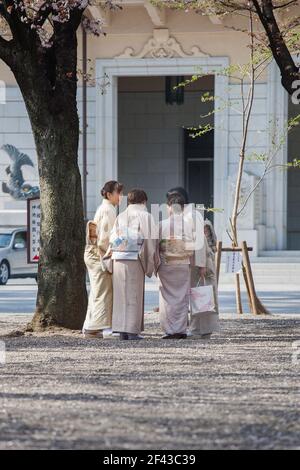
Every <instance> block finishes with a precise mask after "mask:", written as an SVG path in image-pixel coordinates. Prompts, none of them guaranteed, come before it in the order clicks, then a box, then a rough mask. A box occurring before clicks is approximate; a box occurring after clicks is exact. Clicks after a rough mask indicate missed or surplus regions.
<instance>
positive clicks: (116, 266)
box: [110, 189, 156, 340]
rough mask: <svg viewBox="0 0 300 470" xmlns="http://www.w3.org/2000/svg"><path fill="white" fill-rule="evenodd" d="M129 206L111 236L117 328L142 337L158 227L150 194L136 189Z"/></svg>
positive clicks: (126, 336)
mask: <svg viewBox="0 0 300 470" xmlns="http://www.w3.org/2000/svg"><path fill="white" fill-rule="evenodd" d="M127 200H128V207H127V209H126V210H125V211H124V212H122V213H121V214H120V215H119V216H118V217H117V219H116V222H115V225H114V228H113V231H112V235H111V238H110V242H111V250H112V259H113V321H112V328H113V331H114V332H118V333H120V339H121V340H139V339H143V337H142V336H141V335H140V334H141V332H142V331H143V329H144V282H145V275H146V276H148V277H151V276H152V274H153V271H154V266H155V256H156V230H155V225H154V221H153V219H152V217H151V215H150V214H149V212H148V211H147V206H146V203H147V195H146V193H145V192H144V191H142V190H140V189H133V190H132V191H130V192H129V193H128V196H127Z"/></svg>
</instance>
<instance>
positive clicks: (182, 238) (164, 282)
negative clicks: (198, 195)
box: [158, 193, 205, 339]
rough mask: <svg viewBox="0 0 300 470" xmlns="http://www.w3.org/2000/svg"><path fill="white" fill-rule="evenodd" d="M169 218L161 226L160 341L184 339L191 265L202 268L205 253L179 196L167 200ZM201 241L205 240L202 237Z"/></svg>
mask: <svg viewBox="0 0 300 470" xmlns="http://www.w3.org/2000/svg"><path fill="white" fill-rule="evenodd" d="M167 205H168V209H169V218H167V219H166V220H163V221H162V222H161V224H160V231H159V232H160V233H159V239H160V241H159V253H160V260H161V264H160V266H159V268H158V276H159V281H160V285H159V312H160V324H161V327H162V329H163V331H164V333H165V335H164V336H163V339H183V338H186V337H187V327H188V313H189V295H190V285H191V263H197V264H198V265H200V266H201V267H200V268H199V269H200V270H201V269H203V268H204V266H205V251H204V249H203V245H202V244H201V245H200V246H199V247H198V246H197V245H196V240H195V221H194V219H193V215H195V214H192V213H189V212H186V211H185V207H184V206H185V198H184V196H183V195H182V194H179V193H174V194H170V195H169V196H168V199H167ZM203 238H204V237H203Z"/></svg>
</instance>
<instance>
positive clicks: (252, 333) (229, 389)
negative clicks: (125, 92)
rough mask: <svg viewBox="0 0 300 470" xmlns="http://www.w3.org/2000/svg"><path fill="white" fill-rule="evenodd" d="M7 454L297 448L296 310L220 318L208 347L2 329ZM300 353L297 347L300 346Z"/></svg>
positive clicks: (5, 325)
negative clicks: (19, 333)
mask: <svg viewBox="0 0 300 470" xmlns="http://www.w3.org/2000/svg"><path fill="white" fill-rule="evenodd" d="M27 320H28V317H25V316H12V315H10V316H7V317H6V316H2V317H1V320H0V332H1V333H0V335H1V336H0V340H2V341H5V344H6V350H7V353H6V357H7V361H6V364H5V365H2V366H1V365H0V449H131V450H134V449H157V450H162V449H169V450H171V449H191V450H192V449H299V448H300V424H299V423H300V419H299V418H300V406H299V405H300V403H299V401H300V400H299V370H300V365H299V364H300V354H299V361H298V363H297V362H296V361H292V355H293V342H295V341H297V340H298V341H299V339H300V320H298V319H297V317H296V316H291V315H290V316H288V315H278V316H277V315H273V316H269V317H259V318H254V317H251V316H246V315H245V316H244V317H243V318H238V317H237V316H233V315H226V316H222V317H221V320H222V321H221V332H220V333H219V334H217V335H215V336H214V337H213V338H212V340H211V341H210V342H207V341H203V340H196V339H193V340H192V339H188V340H180V341H170V340H169V341H166V340H161V339H160V331H159V325H158V318H157V315H156V314H151V315H147V316H146V336H145V337H146V339H145V340H144V341H142V342H121V341H118V340H84V339H82V338H81V336H80V335H79V334H78V333H77V332H68V333H67V332H65V331H63V330H62V331H60V330H55V331H52V332H51V333H48V334H39V335H28V334H26V335H25V336H18V337H15V336H13V335H12V336H9V335H8V336H5V334H7V333H8V332H9V331H11V330H12V329H18V328H20V327H21V326H22V325H23V324H24V323H25V322H26V321H27ZM299 351H300V345H299Z"/></svg>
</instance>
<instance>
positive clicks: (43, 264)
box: [32, 112, 86, 329]
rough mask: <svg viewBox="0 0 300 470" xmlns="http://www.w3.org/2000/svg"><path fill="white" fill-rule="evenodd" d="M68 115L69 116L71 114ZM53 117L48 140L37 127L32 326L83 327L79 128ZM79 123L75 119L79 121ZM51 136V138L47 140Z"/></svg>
mask: <svg viewBox="0 0 300 470" xmlns="http://www.w3.org/2000/svg"><path fill="white" fill-rule="evenodd" d="M67 114H69V113H68V112H67ZM68 119H69V116H66V118H65V119H62V120H61V119H57V120H56V119H55V118H54V119H53V121H52V125H51V128H49V133H48V134H47V135H46V136H44V135H43V133H42V134H41V133H40V130H39V129H38V128H36V126H34V129H33V132H34V135H35V141H36V147H37V153H38V158H39V174H40V189H41V210H42V220H41V250H40V263H39V273H38V295H37V305H36V312H35V316H34V318H33V321H32V326H33V327H34V328H36V327H40V326H41V327H47V326H50V325H59V326H63V327H66V328H73V329H80V328H81V327H82V325H83V321H84V316H85V313H86V287H85V267H84V262H83V256H84V244H85V231H84V225H83V220H84V218H83V203H82V192H81V178H80V173H79V168H78V164H77V149H78V129H77V126H76V127H75V128H72V126H71V125H70V124H71V123H70V122H68ZM74 120H77V119H76V118H75V116H73V120H72V121H71V122H74ZM45 137H46V138H45Z"/></svg>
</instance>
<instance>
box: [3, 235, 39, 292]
mask: <svg viewBox="0 0 300 470" xmlns="http://www.w3.org/2000/svg"><path fill="white" fill-rule="evenodd" d="M36 276H37V265H36V264H28V263H27V229H26V227H19V228H15V227H0V285H5V284H6V283H7V281H8V280H9V279H10V278H19V277H20V278H24V277H33V278H36Z"/></svg>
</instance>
